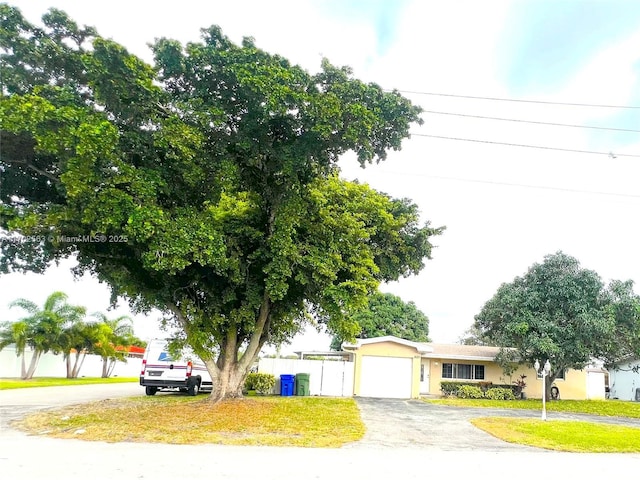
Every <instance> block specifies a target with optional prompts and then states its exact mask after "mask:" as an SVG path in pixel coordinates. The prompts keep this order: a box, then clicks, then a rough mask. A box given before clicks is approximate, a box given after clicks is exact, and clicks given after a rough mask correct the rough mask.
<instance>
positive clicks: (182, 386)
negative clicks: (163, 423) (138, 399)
mask: <svg viewBox="0 0 640 480" xmlns="http://www.w3.org/2000/svg"><path fill="white" fill-rule="evenodd" d="M167 345H168V342H167V341H166V340H160V339H154V340H150V341H149V342H148V343H147V348H146V350H145V352H144V357H143V359H142V370H141V371H140V385H142V386H143V387H145V393H146V394H147V395H155V394H156V392H158V390H176V389H177V390H179V391H181V392H185V393H188V394H189V395H197V394H198V393H199V392H200V391H205V390H208V391H211V390H212V388H213V382H212V381H211V375H209V372H208V371H207V367H205V365H204V363H203V362H202V360H200V359H199V358H198V357H197V356H195V355H193V356H190V358H182V357H181V358H173V357H172V356H171V354H170V353H169V352H168V349H167Z"/></svg>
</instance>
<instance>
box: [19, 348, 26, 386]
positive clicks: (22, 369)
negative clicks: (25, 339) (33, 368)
mask: <svg viewBox="0 0 640 480" xmlns="http://www.w3.org/2000/svg"><path fill="white" fill-rule="evenodd" d="M24 355H25V351H24V350H23V351H22V355H20V357H21V359H22V362H21V365H20V378H21V379H22V380H24V379H25V378H27V365H26V363H25V361H24Z"/></svg>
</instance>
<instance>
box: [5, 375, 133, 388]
mask: <svg viewBox="0 0 640 480" xmlns="http://www.w3.org/2000/svg"><path fill="white" fill-rule="evenodd" d="M138 381H139V377H110V378H99V377H81V378H60V377H39V378H32V379H31V380H17V379H15V378H0V390H11V389H15V388H34V387H60V386H67V385H93V384H97V383H132V382H138Z"/></svg>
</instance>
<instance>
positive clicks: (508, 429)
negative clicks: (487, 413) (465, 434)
mask: <svg viewBox="0 0 640 480" xmlns="http://www.w3.org/2000/svg"><path fill="white" fill-rule="evenodd" d="M471 423H472V424H473V425H475V426H476V427H478V428H480V429H481V430H484V431H485V432H487V433H489V434H491V435H493V436H494V437H497V438H500V439H502V440H504V441H507V442H510V443H518V444H521V445H529V446H532V447H539V448H546V449H550V450H559V451H563V452H581V453H587V452H589V453H631V452H640V428H632V427H623V426H618V425H603V424H599V423H589V422H576V421H566V420H547V421H546V422H545V421H542V420H538V419H535V420H534V419H525V418H504V417H488V418H474V419H473V420H471Z"/></svg>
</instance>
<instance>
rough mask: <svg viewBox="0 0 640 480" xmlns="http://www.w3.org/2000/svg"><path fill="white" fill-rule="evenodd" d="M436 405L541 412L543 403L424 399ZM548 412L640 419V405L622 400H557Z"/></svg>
mask: <svg viewBox="0 0 640 480" xmlns="http://www.w3.org/2000/svg"><path fill="white" fill-rule="evenodd" d="M424 401H425V402H428V403H432V404H434V405H446V406H450V407H466V408H503V409H523V410H540V409H541V408H542V401H541V400H536V399H527V400H485V399H463V398H454V397H452V398H441V399H424ZM547 411H549V412H565V413H585V414H588V415H600V416H605V417H627V418H640V403H639V402H625V401H622V400H556V401H551V402H547Z"/></svg>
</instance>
